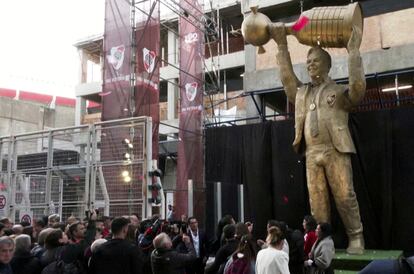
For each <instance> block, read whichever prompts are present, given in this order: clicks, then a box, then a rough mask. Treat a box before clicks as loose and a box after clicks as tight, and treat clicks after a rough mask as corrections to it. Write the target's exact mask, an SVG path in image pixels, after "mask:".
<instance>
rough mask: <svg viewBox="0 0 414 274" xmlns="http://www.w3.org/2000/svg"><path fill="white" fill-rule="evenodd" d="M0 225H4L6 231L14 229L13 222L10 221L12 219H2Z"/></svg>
mask: <svg viewBox="0 0 414 274" xmlns="http://www.w3.org/2000/svg"><path fill="white" fill-rule="evenodd" d="M0 223H2V224H3V225H4V226H5V227H6V229H11V228H12V227H13V223H12V221H10V219H9V218H7V217H3V218H1V219H0Z"/></svg>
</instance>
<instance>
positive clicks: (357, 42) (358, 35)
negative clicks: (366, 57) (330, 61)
mask: <svg viewBox="0 0 414 274" xmlns="http://www.w3.org/2000/svg"><path fill="white" fill-rule="evenodd" d="M361 41H362V30H361V29H360V28H359V27H357V26H353V27H352V33H351V37H350V38H349V41H348V45H347V47H346V48H347V50H348V52H351V51H352V50H357V49H359V47H360V46H361Z"/></svg>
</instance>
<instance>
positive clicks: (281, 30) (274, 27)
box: [269, 23, 287, 46]
mask: <svg viewBox="0 0 414 274" xmlns="http://www.w3.org/2000/svg"><path fill="white" fill-rule="evenodd" d="M269 33H270V36H271V37H272V38H273V40H275V42H276V44H277V45H278V46H280V45H287V39H286V28H285V24H283V23H272V24H270V25H269Z"/></svg>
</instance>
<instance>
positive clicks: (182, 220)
mask: <svg viewBox="0 0 414 274" xmlns="http://www.w3.org/2000/svg"><path fill="white" fill-rule="evenodd" d="M180 220H181V222H183V223H188V216H187V215H185V214H181V218H180Z"/></svg>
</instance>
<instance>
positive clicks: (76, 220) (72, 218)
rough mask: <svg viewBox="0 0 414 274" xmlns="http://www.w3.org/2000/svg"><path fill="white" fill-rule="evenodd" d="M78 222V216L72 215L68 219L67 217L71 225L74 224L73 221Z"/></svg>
mask: <svg viewBox="0 0 414 274" xmlns="http://www.w3.org/2000/svg"><path fill="white" fill-rule="evenodd" d="M77 222H79V220H78V218H76V217H75V216H73V215H70V216H69V217H68V218H67V219H66V224H67V225H69V226H70V225H71V224H73V223H77Z"/></svg>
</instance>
